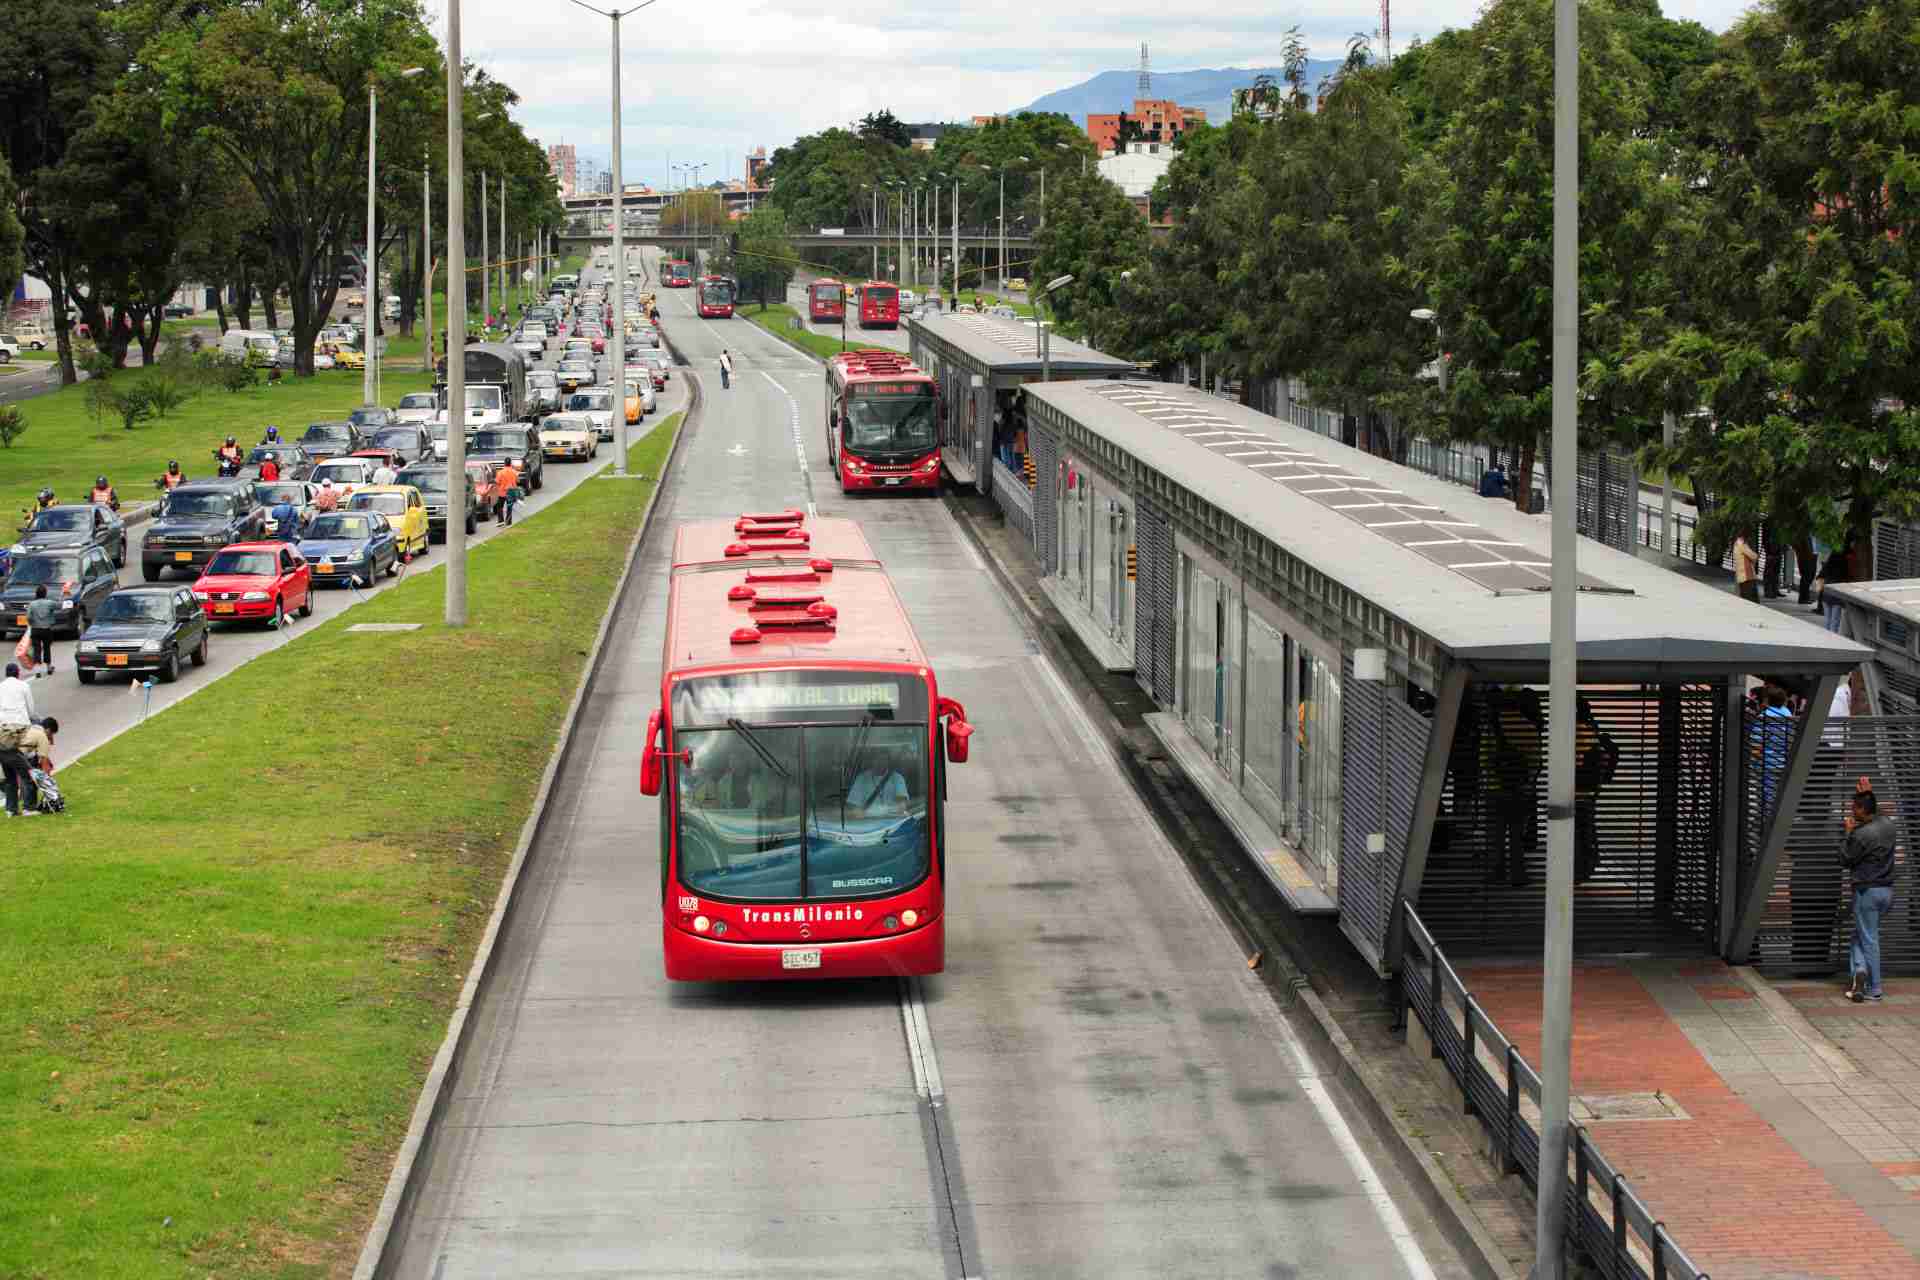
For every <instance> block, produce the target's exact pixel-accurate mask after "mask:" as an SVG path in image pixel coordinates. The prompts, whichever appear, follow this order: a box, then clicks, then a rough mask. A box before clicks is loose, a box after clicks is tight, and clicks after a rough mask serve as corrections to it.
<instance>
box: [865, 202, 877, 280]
mask: <svg viewBox="0 0 1920 1280" xmlns="http://www.w3.org/2000/svg"><path fill="white" fill-rule="evenodd" d="M867 230H868V233H869V234H870V235H871V236H872V239H873V243H872V245H871V248H872V249H873V270H872V271H870V272H868V273H867V279H869V280H878V279H879V278H880V184H879V183H877V182H876V183H875V184H874V186H873V216H872V217H870V218H868V219H867Z"/></svg>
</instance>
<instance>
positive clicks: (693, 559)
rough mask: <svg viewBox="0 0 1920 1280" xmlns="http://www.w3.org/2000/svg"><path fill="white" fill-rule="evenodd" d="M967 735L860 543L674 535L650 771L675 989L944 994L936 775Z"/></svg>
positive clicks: (837, 532) (942, 816)
mask: <svg viewBox="0 0 1920 1280" xmlns="http://www.w3.org/2000/svg"><path fill="white" fill-rule="evenodd" d="M972 733H973V727H972V726H971V725H969V724H968V723H967V719H966V710H965V708H963V707H962V706H961V705H960V704H959V703H957V702H955V701H953V700H952V699H951V698H944V697H942V696H941V695H940V689H939V686H938V684H937V683H936V682H935V680H934V675H933V670H932V668H931V667H930V666H929V665H928V662H927V655H926V652H925V651H924V650H923V649H922V648H921V647H920V642H919V640H918V638H916V637H915V635H914V632H913V626H912V624H911V623H910V622H909V621H908V619H907V613H906V609H905V607H904V606H903V605H902V604H901V602H900V597H899V595H898V594H897V593H896V592H895V591H894V588H893V583H892V581H891V580H890V579H889V578H888V577H887V573H886V570H885V569H883V568H881V566H880V563H879V561H878V560H876V559H875V558H874V554H873V549H872V548H871V547H870V546H868V544H867V539H866V536H865V535H864V534H863V533H861V531H860V526H859V525H857V524H855V523H854V522H853V521H851V520H833V519H810V518H808V517H806V516H805V515H804V514H803V513H801V512H799V511H782V512H778V513H772V514H760V515H743V516H741V517H740V518H739V519H738V520H733V521H726V520H712V521H703V522H700V523H696V524H688V525H683V526H681V528H680V530H679V533H678V536H677V538H676V539H675V542H674V553H673V569H672V580H671V582H670V584H669V590H668V599H667V627H666V640H665V649H664V658H663V661H662V663H661V677H660V707H659V709H658V710H657V711H655V712H654V713H653V715H652V717H651V719H649V721H648V722H647V738H646V743H645V746H644V748H643V750H642V754H641V759H640V790H641V792H642V793H643V794H646V795H650V796H651V795H657V796H659V797H660V902H661V910H662V914H663V917H664V920H663V924H662V930H663V938H664V950H665V958H666V971H667V977H668V978H670V979H672V980H675V981H681V982H711V981H729V980H761V979H767V978H870V977H886V976H904V975H911V974H926V973H938V972H940V970H941V969H942V968H943V967H944V966H945V963H946V912H945V882H946V865H945V863H946V856H947V850H946V790H947V788H946V770H947V766H948V765H949V764H960V763H963V762H964V761H965V760H966V758H967V739H968V737H969V736H970V735H971V734H972Z"/></svg>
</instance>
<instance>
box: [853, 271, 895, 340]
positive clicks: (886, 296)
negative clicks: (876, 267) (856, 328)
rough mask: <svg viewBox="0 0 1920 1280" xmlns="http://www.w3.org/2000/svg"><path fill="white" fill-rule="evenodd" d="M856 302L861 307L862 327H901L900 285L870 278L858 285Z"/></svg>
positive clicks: (854, 293)
mask: <svg viewBox="0 0 1920 1280" xmlns="http://www.w3.org/2000/svg"><path fill="white" fill-rule="evenodd" d="M853 298H854V302H855V303H857V304H858V305H859V308H860V327H861V328H862V329H898V328H899V327H900V286H899V285H895V284H888V283H887V282H886V281H884V280H869V281H867V282H866V283H865V284H863V285H856V286H855V287H854V290H853Z"/></svg>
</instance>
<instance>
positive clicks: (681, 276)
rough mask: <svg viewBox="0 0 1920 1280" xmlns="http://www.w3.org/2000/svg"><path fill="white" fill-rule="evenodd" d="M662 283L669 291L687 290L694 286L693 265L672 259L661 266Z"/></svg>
mask: <svg viewBox="0 0 1920 1280" xmlns="http://www.w3.org/2000/svg"><path fill="white" fill-rule="evenodd" d="M660 283H661V284H662V285H663V286H665V287H666V288H669V289H687V288H691V287H692V286H693V264H692V263H691V262H683V261H681V260H680V259H678V258H670V259H668V260H667V261H665V262H663V263H661V264H660Z"/></svg>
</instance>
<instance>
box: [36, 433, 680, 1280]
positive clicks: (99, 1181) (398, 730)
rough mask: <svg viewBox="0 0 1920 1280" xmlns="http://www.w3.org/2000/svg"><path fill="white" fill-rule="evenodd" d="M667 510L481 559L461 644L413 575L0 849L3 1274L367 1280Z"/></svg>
mask: <svg viewBox="0 0 1920 1280" xmlns="http://www.w3.org/2000/svg"><path fill="white" fill-rule="evenodd" d="M678 427H679V415H678V414H675V415H672V416H670V417H668V418H666V419H665V420H664V421H662V422H661V423H660V425H659V426H657V427H655V428H654V430H653V431H652V432H651V433H650V434H649V435H648V436H647V437H646V438H645V439H643V440H641V441H640V442H639V443H638V444H637V445H635V446H634V447H633V448H632V450H631V452H630V455H629V467H630V469H632V470H636V471H639V472H641V473H644V474H645V475H647V476H649V477H655V478H656V479H657V477H658V476H659V474H660V472H661V470H662V469H663V467H664V466H665V462H666V457H667V452H668V449H669V448H670V446H671V443H672V439H673V435H674V433H675V432H676V431H677V430H678ZM655 483H656V480H647V481H644V482H641V481H636V482H631V483H621V484H615V483H597V482H596V483H587V484H583V485H581V486H580V487H579V488H578V489H576V490H575V491H574V492H572V493H570V494H568V495H567V496H566V497H565V498H563V499H561V500H560V501H558V502H556V503H554V504H553V505H552V506H551V507H549V508H547V509H546V510H544V511H542V512H541V513H540V514H539V515H538V516H537V517H535V518H532V519H529V520H527V521H526V522H524V523H523V524H520V525H518V526H516V527H515V528H514V529H512V530H511V531H509V532H508V533H506V534H504V535H503V536H501V537H498V538H495V539H491V540H489V541H488V542H486V543H485V544H482V545H480V546H477V547H475V548H474V549H473V553H472V558H471V561H470V582H469V587H470V597H469V599H470V602H471V617H472V619H473V621H472V623H471V625H469V626H468V627H466V628H464V629H462V630H459V631H450V630H448V629H446V628H444V627H442V626H441V625H440V616H441V607H442V590H443V579H442V576H441V574H440V573H439V572H436V571H432V570H416V571H415V576H412V577H410V579H409V580H408V581H405V582H403V583H401V584H400V585H398V586H397V587H396V588H394V589H393V590H391V591H388V592H385V593H383V594H381V595H379V596H376V597H374V598H373V599H371V600H369V601H368V602H367V603H366V604H364V605H362V606H361V607H359V608H357V609H354V610H352V611H351V612H349V613H348V614H345V615H343V616H341V617H339V618H336V619H333V620H332V621H329V622H326V623H323V624H320V625H318V626H316V627H313V628H311V630H310V632H309V631H305V630H303V631H299V632H296V633H295V638H294V640H293V641H292V642H290V644H289V645H288V646H287V647H286V648H283V649H281V650H278V651H276V652H274V653H270V654H268V655H266V656H263V657H261V658H257V659H255V660H254V661H253V662H250V663H248V664H247V665H245V666H243V667H241V668H239V669H238V670H237V671H235V672H233V673H232V674H231V675H229V676H227V677H226V678H225V679H223V680H220V681H217V682H215V683H213V684H211V685H209V686H208V687H207V688H206V689H204V690H203V691H201V692H199V693H197V694H195V695H194V696H193V697H191V698H189V699H187V700H186V701H185V702H183V703H180V704H177V705H176V706H174V707H171V708H169V709H168V710H166V711H163V712H160V713H159V714H157V715H155V716H154V717H153V718H152V719H150V720H148V721H146V722H145V723H143V724H141V725H139V726H137V727H136V728H134V729H131V730H129V731H128V732H126V733H124V734H122V735H121V736H120V737H118V738H116V739H114V740H113V741H112V742H110V743H109V744H107V745H106V746H104V747H102V748H100V749H99V750H97V751H95V752H93V753H91V754H90V755H88V756H87V757H86V758H85V759H83V760H81V761H79V762H77V763H76V764H74V765H72V766H70V767H69V768H67V769H65V770H63V771H62V772H61V775H60V778H61V784H62V787H63V789H64V790H65V791H66V793H67V796H68V799H69V803H70V812H69V813H68V814H67V815H65V816H64V817H55V818H48V817H42V818H37V819H33V820H32V821H31V822H30V823H29V822H27V821H25V820H16V825H12V826H10V827H9V828H8V834H9V836H10V837H12V838H11V839H10V840H9V842H8V850H7V857H6V858H5V859H4V861H0V1044H4V1046H5V1048H4V1050H0V1113H3V1114H0V1132H4V1133H5V1134H6V1135H7V1137H6V1143H7V1153H8V1154H7V1158H6V1159H5V1160H0V1275H4V1276H62V1277H64V1276H87V1277H93V1278H99V1280H114V1278H118V1277H128V1278H133V1277H138V1278H139V1280H166V1278H169V1277H182V1278H184V1277H189V1276H192V1277H200V1276H205V1275H215V1274H217V1275H221V1276H241V1277H253V1276H261V1277H265V1276H273V1277H292V1276H321V1275H345V1274H347V1272H348V1271H349V1270H350V1269H351V1267H352V1264H353V1259H354V1256H355V1255H356V1253H357V1252H358V1249H359V1244H360V1236H361V1234H362V1233H363V1232H364V1231H365V1229H366V1224H367V1222H368V1221H369V1220H370V1218H371V1216H372V1213H373V1210H374V1208H375V1207H376V1206H377V1204H378V1202H379V1198H380V1195H381V1191H382V1189H383V1187H384V1184H385V1182H386V1178H387V1174H388V1171H389V1169H390V1168H391V1166H392V1160H393V1155H394V1152H395V1151H396V1150H397V1148H398V1146H399V1143H400V1140H401V1138H402V1137H403V1136H404V1134H405V1131H406V1126H407V1122H408V1118H409V1114H410V1112H411V1109H412V1107H413V1103H414V1099H415V1096H416V1094H417V1091H418V1089H419V1087H420V1083H421V1081H422V1079H423V1078H424V1077H425V1074H426V1071H427V1068H428V1066H429V1065H430V1063H431V1062H432V1059H433V1055H434V1052H435V1051H436V1049H437V1048H438V1046H439V1044H440V1040H441V1037H442V1036H443V1035H444V1033H445V1030H446V1022H447V1016H448V1013H449V1011H450V1010H451V1008H452V1004H453V1001H454V999H455V997H456V996H457V995H458V993H459V989H460V985H461V982H462V981H463V979H464V976H465V973H466V970H467V967H468V965H469V963H470V961H471V958H472V955H473V949H474V945H475V942H476V940H477V939H478V936H479V933H480V931H481V929H482V928H483V926H484V925H485V922H486V919H487V917H488V914H489V912H490V911H491V909H492V905H493V900H494V896H495V894H496V892H497V891H498V887H499V883H500V877H501V874H502V871H503V869H504V868H505V866H506V864H507V861H508V859H509V858H510V856H511V853H512V849H513V846H514V844H515V842H516V840H517V839H518V836H519V832H520V828H521V825H522V824H523V823H524V822H525V820H526V817H527V815H528V812H529V811H530V809H531V806H532V802H533V796H534V792H535V790H536V788H537V786H538V783H539V778H540V774H541V771H542V770H543V769H544V768H545V766H546V762H547V760H548V758H549V756H550V755H551V753H552V750H553V747H554V742H555V739H556V736H557V734H558V731H559V727H560V721H561V718H562V716H563V715H564V714H565V711H566V708H567V705H568V702H569V700H570V699H571V697H572V695H573V691H574V688H575V685H576V684H577V682H578V681H579V678H580V673H581V669H582V667H583V666H584V664H585V662H586V655H587V651H588V649H589V648H590V646H591V644H592V642H593V637H594V634H595V632H596V630H597V628H598V626H599V622H600V617H601V614H602V613H603V611H604V609H605V606H606V604H607V602H608V600H609V598H610V596H611V593H612V591H613V588H614V585H615V584H616V582H617V581H618V579H619V576H620V573H621V571H622V569H623V567H624V565H625V558H626V550H627V546H628V543H629V542H630V540H631V538H632V536H633V533H634V531H635V530H636V529H637V527H638V526H639V522H640V518H641V514H642V512H643V511H644V509H645V506H646V502H647V499H648V496H649V495H650V494H651V492H652V491H653V488H654V485H655ZM439 558H440V557H439V556H438V555H437V554H436V556H435V557H434V560H438V559H439ZM431 563H432V561H429V564H431ZM365 622H386V623H420V624H422V625H421V627H420V629H419V630H417V631H410V632H393V633H376V634H366V633H359V634H356V633H352V632H349V631H348V629H347V628H348V626H349V625H351V624H358V623H365ZM188 678H189V679H191V678H192V677H188ZM108 696H111V695H108Z"/></svg>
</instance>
